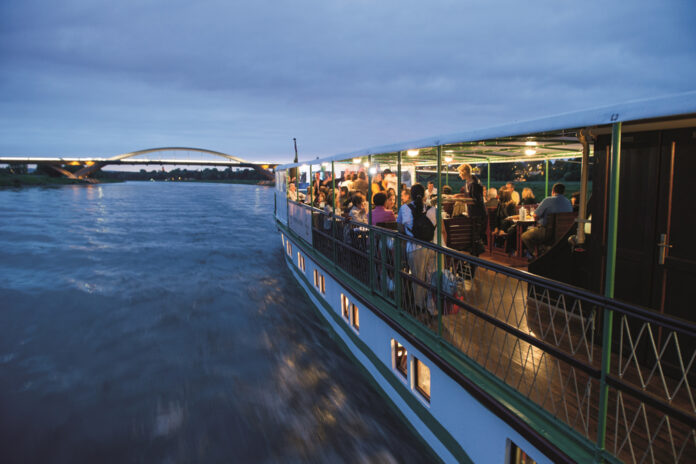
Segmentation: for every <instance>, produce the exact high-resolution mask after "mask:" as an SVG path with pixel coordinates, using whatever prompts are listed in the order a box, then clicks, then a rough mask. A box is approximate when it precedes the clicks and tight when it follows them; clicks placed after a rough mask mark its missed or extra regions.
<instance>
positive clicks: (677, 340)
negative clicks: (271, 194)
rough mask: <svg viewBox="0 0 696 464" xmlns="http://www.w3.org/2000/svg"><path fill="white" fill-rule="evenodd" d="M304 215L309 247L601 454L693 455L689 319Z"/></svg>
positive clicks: (633, 457)
mask: <svg viewBox="0 0 696 464" xmlns="http://www.w3.org/2000/svg"><path fill="white" fill-rule="evenodd" d="M304 207H306V206H304ZM311 211H312V246H313V247H314V248H315V249H316V250H317V251H318V252H320V253H322V254H323V255H324V256H325V257H327V258H328V259H329V260H331V261H332V262H333V263H334V264H335V265H336V266H338V267H339V268H341V269H343V270H344V271H345V272H346V273H347V274H349V275H351V276H352V277H353V278H355V279H356V280H357V281H359V282H360V283H361V284H362V285H364V286H365V287H366V289H367V290H368V291H369V292H371V293H372V294H373V295H375V296H376V297H379V298H381V299H383V300H384V301H386V302H388V303H389V304H391V305H392V306H393V307H394V309H395V310H397V311H399V312H401V313H402V314H403V315H404V317H407V318H409V319H410V320H411V321H413V322H414V323H416V324H418V325H419V326H420V327H422V328H423V329H424V331H426V333H427V334H429V335H428V337H429V338H433V339H435V340H439V342H440V343H442V344H445V346H448V347H449V349H450V350H451V351H452V352H453V353H454V354H455V355H458V356H465V357H466V358H467V359H468V360H472V361H474V362H476V363H477V364H478V365H479V366H480V367H481V368H483V369H485V370H486V371H487V372H489V373H490V374H491V375H493V376H495V377H496V378H497V379H498V380H499V381H501V382H503V383H505V384H506V385H507V386H508V387H509V388H510V389H512V390H514V391H516V392H517V393H516V394H518V395H521V396H522V397H524V398H525V399H526V400H528V401H531V402H533V403H534V404H536V405H537V406H539V407H540V408H542V409H543V410H544V411H545V414H547V415H549V416H553V417H554V418H555V419H557V420H558V421H560V422H562V423H563V424H565V426H567V427H568V428H569V429H572V430H573V431H575V433H577V434H579V435H580V436H582V437H584V438H585V439H586V440H587V441H588V443H592V444H593V446H595V447H596V448H597V450H598V452H600V453H601V452H606V453H609V454H611V455H613V456H615V457H618V458H619V459H621V460H624V461H626V462H694V461H695V460H696V407H695V403H694V395H693V393H694V392H693V388H692V385H693V384H694V382H695V381H696V376H695V375H694V372H693V367H694V361H695V359H696V326H695V325H694V324H691V323H688V322H685V321H680V320H676V319H674V318H670V317H665V316H661V315H659V314H656V313H654V312H652V311H649V310H646V309H643V308H639V307H635V306H631V305H627V304H624V303H621V302H618V301H616V300H612V299H608V298H605V297H603V296H600V295H596V294H593V293H591V292H587V291H585V290H582V289H579V288H575V287H571V286H568V285H565V284H562V283H559V282H555V281H551V280H548V279H544V278H541V277H538V276H534V275H532V274H529V273H526V272H522V271H518V270H515V269H511V268H508V267H505V266H501V265H498V264H496V263H492V262H489V261H485V260H482V259H478V258H476V257H474V256H471V255H468V254H464V253H460V252H457V251H455V250H451V249H448V248H444V247H438V246H437V245H435V244H432V243H427V242H423V241H420V240H416V239H413V238H411V237H408V236H405V235H403V234H399V233H398V232H396V231H393V230H388V229H384V228H381V227H375V226H369V225H366V224H363V223H357V222H354V221H350V220H348V219H346V218H343V217H340V216H334V215H332V214H328V213H326V212H324V211H321V210H317V209H311ZM605 313H607V314H608V315H609V316H610V317H609V318H608V320H609V321H611V322H613V325H614V330H613V335H612V336H611V338H610V339H608V340H604V339H603V333H604V331H603V330H602V329H603V327H602V324H603V320H604V319H605V318H604V315H605ZM609 333H611V332H609ZM603 354H604V356H603ZM603 389H604V391H605V392H607V395H606V400H602V396H603V395H602V394H601V393H602V390H603Z"/></svg>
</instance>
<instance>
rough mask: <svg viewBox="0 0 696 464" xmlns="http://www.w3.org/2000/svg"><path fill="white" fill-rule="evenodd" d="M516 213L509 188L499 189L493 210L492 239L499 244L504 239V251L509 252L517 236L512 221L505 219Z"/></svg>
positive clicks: (515, 206)
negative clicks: (497, 200)
mask: <svg viewBox="0 0 696 464" xmlns="http://www.w3.org/2000/svg"><path fill="white" fill-rule="evenodd" d="M515 214H517V205H515V202H514V201H512V193H511V192H510V190H501V191H500V202H499V203H498V208H497V209H496V211H495V230H493V233H492V235H493V239H494V240H496V238H497V237H500V238H499V239H498V240H496V242H497V243H498V244H499V245H501V242H502V241H505V251H506V252H508V253H510V252H511V251H513V248H514V245H515V239H516V238H517V229H516V227H515V223H514V221H511V220H510V219H507V218H508V217H510V216H514V215H515ZM505 238H507V240H505Z"/></svg>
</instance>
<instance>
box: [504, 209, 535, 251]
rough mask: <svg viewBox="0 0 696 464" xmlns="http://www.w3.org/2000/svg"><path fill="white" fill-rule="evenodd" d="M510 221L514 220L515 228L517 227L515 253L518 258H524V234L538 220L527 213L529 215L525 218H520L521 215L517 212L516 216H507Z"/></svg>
mask: <svg viewBox="0 0 696 464" xmlns="http://www.w3.org/2000/svg"><path fill="white" fill-rule="evenodd" d="M506 219H507V220H509V221H512V222H514V223H515V228H516V232H517V233H516V237H515V246H516V250H515V255H516V256H517V257H518V258H522V257H523V256H524V255H523V253H522V234H523V233H524V232H525V231H526V230H527V229H528V228H529V227H530V226H533V225H534V223H535V222H536V221H535V220H534V216H531V215H527V217H526V218H525V219H524V220H521V219H520V215H519V214H516V215H514V216H508V217H507V218H506Z"/></svg>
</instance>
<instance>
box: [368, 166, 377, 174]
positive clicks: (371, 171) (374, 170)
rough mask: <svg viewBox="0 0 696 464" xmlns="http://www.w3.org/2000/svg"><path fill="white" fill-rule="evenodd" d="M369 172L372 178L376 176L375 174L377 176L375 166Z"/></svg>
mask: <svg viewBox="0 0 696 464" xmlns="http://www.w3.org/2000/svg"><path fill="white" fill-rule="evenodd" d="M369 172H370V175H371V176H374V175H375V174H377V168H376V167H374V166H372V167H371V168H370V171H369Z"/></svg>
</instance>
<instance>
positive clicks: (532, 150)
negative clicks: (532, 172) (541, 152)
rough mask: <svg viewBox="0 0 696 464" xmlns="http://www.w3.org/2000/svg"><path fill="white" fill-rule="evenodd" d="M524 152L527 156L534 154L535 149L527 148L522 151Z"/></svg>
mask: <svg viewBox="0 0 696 464" xmlns="http://www.w3.org/2000/svg"><path fill="white" fill-rule="evenodd" d="M524 154H525V155H527V156H533V155H536V150H534V149H533V148H527V149H526V150H525V151H524Z"/></svg>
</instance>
